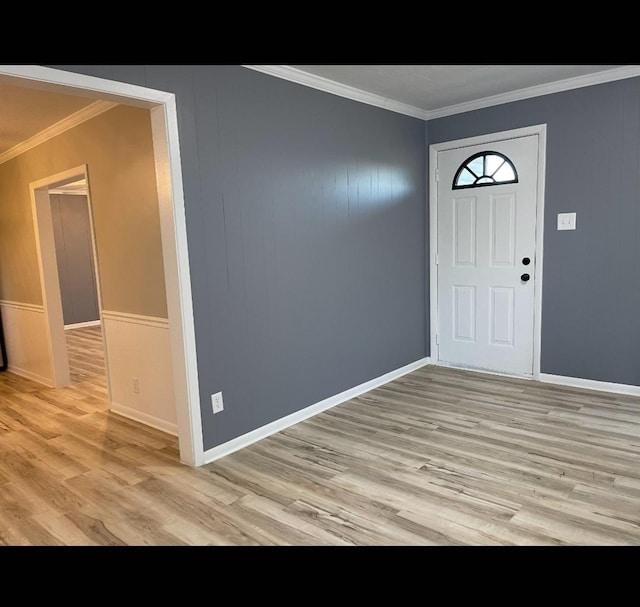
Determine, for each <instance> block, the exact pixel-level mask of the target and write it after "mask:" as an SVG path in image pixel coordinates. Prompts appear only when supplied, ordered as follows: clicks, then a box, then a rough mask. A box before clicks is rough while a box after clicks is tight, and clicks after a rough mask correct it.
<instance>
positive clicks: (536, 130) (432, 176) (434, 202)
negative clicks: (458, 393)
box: [427, 124, 547, 379]
mask: <svg viewBox="0 0 640 607" xmlns="http://www.w3.org/2000/svg"><path fill="white" fill-rule="evenodd" d="M546 132H547V125H546V124H538V125H533V126H528V127H524V128H520V129H512V130H509V131H501V132H498V133H487V134H486V135H479V136H477V137H468V138H466V139H457V140H454V141H444V142H442V143H435V144H432V145H430V146H429V201H428V205H429V212H428V213H427V217H428V221H429V318H428V319H427V321H428V322H429V326H430V349H429V354H430V356H431V358H432V360H433V361H434V362H436V363H438V364H440V363H439V361H438V346H437V344H436V335H437V333H438V324H439V323H438V266H437V264H436V256H437V254H438V250H437V245H438V181H437V178H436V174H437V173H436V172H437V169H438V153H439V152H441V151H444V150H450V149H454V148H459V147H467V146H471V145H478V144H482V143H490V142H494V141H498V140H501V139H513V138H515V137H525V136H529V135H537V136H538V182H537V200H536V251H535V260H536V263H535V268H536V271H535V275H534V279H533V286H534V302H533V310H534V326H533V375H532V378H533V379H538V377H539V376H540V353H541V349H542V348H541V335H542V266H543V258H544V257H543V254H544V199H545V192H544V190H545V166H546V149H547V143H546V142H547V139H546ZM441 366H443V365H441ZM522 377H525V376H522Z"/></svg>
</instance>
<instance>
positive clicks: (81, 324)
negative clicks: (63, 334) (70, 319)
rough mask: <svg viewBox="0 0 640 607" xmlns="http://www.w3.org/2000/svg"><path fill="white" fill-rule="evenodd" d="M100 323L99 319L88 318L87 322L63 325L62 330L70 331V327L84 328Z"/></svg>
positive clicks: (96, 325)
mask: <svg viewBox="0 0 640 607" xmlns="http://www.w3.org/2000/svg"><path fill="white" fill-rule="evenodd" d="M101 324H102V323H101V322H100V321H99V320H88V321H87V322H74V323H71V324H70V325H65V326H64V330H65V331H70V330H72V329H84V328H86V327H98V326H100V325H101Z"/></svg>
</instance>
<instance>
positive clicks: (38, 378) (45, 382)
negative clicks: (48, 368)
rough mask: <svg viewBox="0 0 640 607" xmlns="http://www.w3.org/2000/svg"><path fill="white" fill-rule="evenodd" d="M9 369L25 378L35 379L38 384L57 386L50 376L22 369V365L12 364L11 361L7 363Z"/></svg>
mask: <svg viewBox="0 0 640 607" xmlns="http://www.w3.org/2000/svg"><path fill="white" fill-rule="evenodd" d="M7 371H8V372H9V373H13V374H14V375H19V376H20V377H24V378H25V379H29V380H31V381H34V382H36V383H38V384H42V385H43V386H46V387H47V388H55V385H54V383H53V381H52V380H51V378H50V377H44V376H43V375H39V374H38V373H33V372H31V371H29V370H27V369H22V368H20V367H16V366H15V365H12V364H11V363H9V364H8V365H7Z"/></svg>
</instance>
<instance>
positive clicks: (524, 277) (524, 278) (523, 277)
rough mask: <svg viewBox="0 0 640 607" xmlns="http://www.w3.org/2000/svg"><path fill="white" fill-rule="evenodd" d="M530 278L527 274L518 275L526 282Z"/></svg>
mask: <svg viewBox="0 0 640 607" xmlns="http://www.w3.org/2000/svg"><path fill="white" fill-rule="evenodd" d="M530 278H531V276H529V275H528V274H523V275H522V276H520V280H524V282H527V280H529V279H530Z"/></svg>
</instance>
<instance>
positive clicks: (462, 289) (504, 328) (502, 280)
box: [437, 135, 538, 375]
mask: <svg viewBox="0 0 640 607" xmlns="http://www.w3.org/2000/svg"><path fill="white" fill-rule="evenodd" d="M487 151H493V152H497V153H498V154H500V155H504V156H506V158H507V159H509V160H510V161H511V163H512V164H513V165H514V167H515V171H516V175H517V182H516V183H497V184H490V185H473V184H470V183H469V180H470V179H473V176H472V174H473V173H474V172H475V173H477V174H480V173H481V171H482V162H483V161H482V157H479V158H475V159H474V160H473V164H472V166H471V169H472V171H471V173H472V174H471V175H470V174H469V172H468V171H466V172H465V171H460V169H461V167H462V166H463V165H464V164H465V161H466V160H468V159H470V158H472V157H473V156H474V155H476V154H480V153H481V152H487ZM496 158H498V157H497V156H496V157H494V158H493V160H494V161H495V160H496ZM499 162H500V160H499V158H498V160H497V162H496V163H495V164H494V165H493V167H492V168H491V170H495V167H497V166H499ZM486 166H487V167H488V166H489V161H488V160H487V162H486ZM437 168H438V175H439V177H438V201H437V205H438V209H437V217H438V225H437V233H438V237H437V258H438V265H437V292H438V302H437V314H438V340H437V342H438V346H437V348H438V350H437V360H438V361H439V362H442V363H447V364H451V365H456V366H463V367H468V368H477V369H485V370H491V371H497V372H504V373H509V374H517V375H532V374H533V343H534V337H533V331H534V301H535V297H534V283H535V280H534V277H535V271H536V260H535V245H536V201H537V182H538V176H537V169H538V136H537V135H527V136H524V137H518V138H513V139H505V140H502V141H495V142H492V143H490V144H482V145H473V146H468V147H460V148H455V149H451V150H443V151H440V152H439V153H438V162H437ZM459 171H460V172H461V173H465V180H466V181H465V183H464V188H463V189H455V188H454V187H453V185H454V178H455V176H456V175H457V174H458V173H459ZM501 171H504V174H505V175H507V179H508V180H510V177H511V176H513V174H512V173H511V172H510V170H508V168H507V169H504V167H503V169H501ZM499 174H500V173H495V175H494V176H496V175H497V176H499ZM480 181H484V182H485V183H488V182H489V181H490V180H489V179H488V178H483V179H481V180H480ZM525 257H527V258H529V259H530V260H531V261H530V263H529V264H528V265H524V263H523V259H524V258H525ZM524 274H528V275H529V280H523V279H522V278H521V276H522V275H524Z"/></svg>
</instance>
